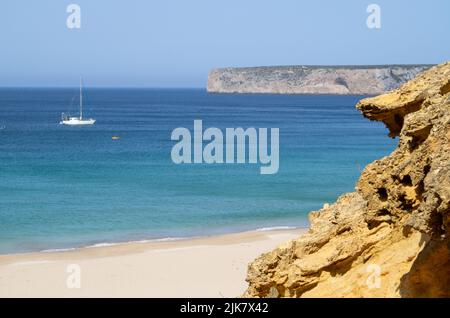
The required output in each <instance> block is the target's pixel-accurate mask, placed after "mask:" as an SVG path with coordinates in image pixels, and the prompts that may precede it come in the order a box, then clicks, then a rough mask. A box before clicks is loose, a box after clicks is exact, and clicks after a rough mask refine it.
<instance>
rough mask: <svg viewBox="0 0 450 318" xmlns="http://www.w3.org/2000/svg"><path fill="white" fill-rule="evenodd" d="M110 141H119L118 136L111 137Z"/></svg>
mask: <svg viewBox="0 0 450 318" xmlns="http://www.w3.org/2000/svg"><path fill="white" fill-rule="evenodd" d="M111 139H112V140H119V139H120V137H119V136H112V138H111Z"/></svg>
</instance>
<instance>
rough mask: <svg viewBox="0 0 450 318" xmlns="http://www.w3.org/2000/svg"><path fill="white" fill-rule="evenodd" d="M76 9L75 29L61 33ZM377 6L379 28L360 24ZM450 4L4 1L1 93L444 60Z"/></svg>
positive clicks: (389, 0)
mask: <svg viewBox="0 0 450 318" xmlns="http://www.w3.org/2000/svg"><path fill="white" fill-rule="evenodd" d="M71 3H77V4H79V5H80V6H81V29H79V30H70V29H68V28H67V27H66V18H67V16H68V14H67V13H66V7H67V5H69V4H71ZM371 3H376V4H379V5H380V7H381V19H382V20H381V21H382V22H381V23H382V27H381V29H379V30H375V29H369V28H367V26H366V19H367V16H368V13H366V8H367V6H368V5H369V4H371ZM449 31H450V1H448V0H427V1H425V0H423V1H418V0H369V1H363V0H343V1H336V0H314V1H313V0H310V1H301V0H128V1H126V0H70V1H66V0H33V1H29V0H3V1H1V4H0V41H1V42H0V43H1V47H0V49H1V50H0V52H1V53H0V86H76V85H77V81H78V76H79V75H80V74H82V75H83V76H84V79H85V82H86V84H87V85H88V86H145V87H203V86H204V85H205V83H206V79H207V74H208V70H210V69H211V68H215V67H226V66H260V65H291V64H388V63H401V64H404V63H440V62H443V61H445V60H450V41H449Z"/></svg>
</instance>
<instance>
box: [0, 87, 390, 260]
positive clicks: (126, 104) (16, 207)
mask: <svg viewBox="0 0 450 318" xmlns="http://www.w3.org/2000/svg"><path fill="white" fill-rule="evenodd" d="M76 95H77V89H76V88H74V89H1V90H0V253H14V252H25V251H39V250H48V249H60V248H70V247H79V246H87V245H93V244H98V243H104V242H120V241H132V240H143V239H157V238H167V237H174V238H176V237H189V236H203V235H212V234H219V233H226V232H237V231H243V230H252V229H258V228H265V227H278V226H307V225H308V220H307V214H308V212H309V211H311V210H316V209H319V208H321V207H322V206H323V204H324V203H326V202H329V203H331V202H333V201H334V200H335V199H336V198H337V197H338V196H339V195H340V194H342V193H344V192H348V191H352V190H353V189H354V185H355V181H356V180H357V178H358V176H359V174H360V171H361V169H363V168H364V166H365V165H366V164H367V163H369V162H371V161H373V160H375V159H377V158H380V157H382V156H385V155H387V154H388V153H389V152H391V151H392V149H393V148H394V146H395V145H394V143H395V141H393V140H390V139H389V138H387V137H386V133H387V132H386V129H385V128H384V127H383V126H382V125H381V124H379V123H374V122H369V121H368V120H366V119H363V117H362V116H361V115H360V114H359V112H358V111H357V110H356V109H355V104H356V103H357V101H358V100H359V99H361V96H293V95H292V96H290V95H237V94H236V95H234V94H232V95H222V94H207V93H206V92H205V91H204V90H195V89H183V90H170V89H167V90H159V89H89V88H88V89H86V90H85V103H86V107H85V115H86V117H94V118H96V119H97V120H98V122H97V124H96V125H94V126H92V127H67V126H62V125H59V124H58V122H59V119H60V114H61V112H65V111H72V112H74V113H76V112H77V105H78V99H76V98H75V99H74V96H76ZM194 119H202V120H203V126H204V128H206V127H211V126H214V127H219V128H223V129H224V128H226V127H239V126H241V127H244V128H246V127H278V128H279V129H280V170H279V172H278V174H275V175H261V174H260V173H259V167H260V166H259V165H175V164H173V163H172V160H171V157H170V151H171V148H172V146H173V144H174V142H172V141H171V140H170V135H171V132H172V130H173V129H174V128H176V127H187V128H189V129H192V128H193V121H194ZM115 135H118V136H120V137H121V139H120V140H117V141H114V140H112V139H111V137H112V136H115Z"/></svg>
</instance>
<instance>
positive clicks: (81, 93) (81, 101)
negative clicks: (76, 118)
mask: <svg viewBox="0 0 450 318" xmlns="http://www.w3.org/2000/svg"><path fill="white" fill-rule="evenodd" d="M80 119H83V92H82V88H81V76H80Z"/></svg>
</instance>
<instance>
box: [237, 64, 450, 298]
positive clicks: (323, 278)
mask: <svg viewBox="0 0 450 318" xmlns="http://www.w3.org/2000/svg"><path fill="white" fill-rule="evenodd" d="M357 108H358V109H359V110H360V111H361V112H362V114H363V115H364V116H365V117H367V118H369V119H370V120H378V121H382V122H384V123H385V124H386V126H387V128H388V129H389V135H390V136H391V137H399V142H398V146H397V148H396V149H395V150H394V151H393V152H392V153H391V154H390V155H389V156H387V157H384V158H382V159H380V160H376V161H375V162H373V163H371V164H369V165H368V166H367V167H366V169H365V170H364V172H363V173H362V175H361V178H360V179H359V181H358V183H357V186H356V191H355V192H353V193H348V194H344V195H342V196H341V197H340V198H339V199H338V200H337V202H336V203H334V204H333V205H330V206H324V208H323V209H321V210H319V211H316V212H312V213H311V214H310V222H311V227H310V229H309V231H308V232H307V233H306V234H305V235H303V236H301V237H300V238H298V239H297V240H294V241H291V242H287V243H285V244H284V245H282V246H280V247H278V248H277V249H276V250H274V251H272V252H269V253H266V254H263V255H261V256H260V257H259V258H257V259H256V260H255V261H253V263H251V264H250V265H249V269H248V274H247V281H248V283H249V287H248V289H247V291H246V293H245V295H244V296H245V297H450V239H449V237H450V62H447V63H444V64H441V65H438V66H435V67H433V68H431V69H429V70H427V71H425V72H423V73H421V74H420V75H418V76H417V77H416V78H415V79H413V80H411V81H410V82H408V83H406V84H404V85H403V86H401V87H400V88H398V89H396V90H394V91H392V92H390V93H387V94H384V95H380V96H377V97H373V98H367V99H364V100H362V101H360V102H359V103H358V105H357Z"/></svg>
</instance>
